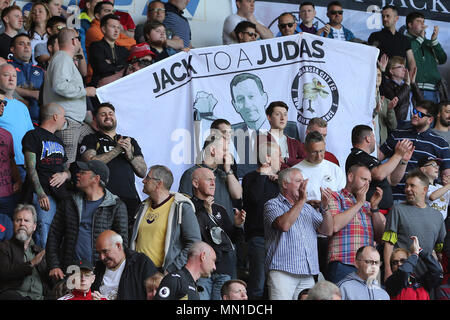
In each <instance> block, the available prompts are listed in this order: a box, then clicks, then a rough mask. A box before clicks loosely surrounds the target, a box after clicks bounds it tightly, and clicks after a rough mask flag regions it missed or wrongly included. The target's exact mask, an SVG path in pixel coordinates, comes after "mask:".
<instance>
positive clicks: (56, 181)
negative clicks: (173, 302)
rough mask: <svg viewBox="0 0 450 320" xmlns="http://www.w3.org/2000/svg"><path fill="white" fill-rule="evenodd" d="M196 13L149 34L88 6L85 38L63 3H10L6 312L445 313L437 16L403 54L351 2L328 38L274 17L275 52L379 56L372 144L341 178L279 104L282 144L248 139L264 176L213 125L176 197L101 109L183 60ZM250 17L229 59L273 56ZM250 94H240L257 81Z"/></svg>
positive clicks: (415, 20)
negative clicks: (363, 27) (353, 45)
mask: <svg viewBox="0 0 450 320" xmlns="http://www.w3.org/2000/svg"><path fill="white" fill-rule="evenodd" d="M188 2H189V0H169V1H168V2H166V3H163V2H161V1H159V0H153V1H150V2H149V3H148V11H147V20H146V21H145V22H144V23H142V24H138V25H137V26H136V25H135V23H134V21H133V19H132V17H131V16H130V15H129V14H128V13H126V12H121V11H118V10H115V8H114V1H101V0H86V1H81V3H80V8H81V9H82V12H81V14H80V15H79V16H78V17H75V18H76V19H71V13H70V12H68V11H66V8H65V7H64V6H62V1H61V0H44V1H42V2H41V1H37V2H33V3H29V4H27V5H25V6H24V7H23V8H20V7H18V6H16V5H15V4H12V5H11V4H10V1H8V0H7V1H1V3H0V11H1V25H0V32H1V34H0V137H1V141H2V143H1V144H0V148H1V152H0V156H1V158H2V161H1V162H0V163H1V165H0V172H1V176H0V177H1V179H2V183H1V184H0V299H2V300H4V299H12V300H21V299H32V300H43V299H50V300H55V299H60V300H93V299H94V300H114V299H118V300H144V299H148V300H153V299H155V300H167V299H188V300H198V299H201V300H222V299H223V300H247V299H252V300H257V299H271V300H277V299H283V300H341V299H346V300H378V299H381V300H389V299H393V300H395V299H396V300H406V299H408V300H429V299H447V300H448V299H449V297H450V287H449V286H450V283H449V277H448V258H449V256H450V243H449V239H450V236H449V235H448V232H447V231H448V228H449V218H448V214H447V212H448V204H449V199H450V179H449V177H450V149H449V142H450V131H449V127H450V101H449V97H448V92H447V86H446V83H445V80H444V79H443V78H442V77H441V75H440V74H439V70H438V65H439V64H444V63H445V62H446V60H447V55H446V53H445V52H444V50H443V49H442V47H441V45H440V43H439V41H438V35H439V28H438V27H434V29H433V31H432V34H431V36H429V37H427V36H426V33H425V31H426V28H427V26H426V25H425V17H424V15H423V14H422V13H420V12H411V13H410V14H408V15H407V17H406V33H405V34H401V33H400V32H399V31H397V29H396V24H397V21H398V19H399V16H398V12H397V9H396V8H395V7H394V6H390V5H388V6H386V7H384V8H383V9H382V21H383V29H382V30H381V31H377V32H373V33H372V34H371V35H370V37H369V38H368V40H367V41H364V40H362V39H359V38H357V37H356V35H355V34H354V33H353V32H352V31H351V30H349V29H348V28H346V27H344V25H343V17H344V8H343V6H342V4H341V3H340V2H338V1H332V2H330V3H329V4H328V6H327V17H328V18H329V22H328V23H327V24H326V25H325V26H324V27H322V28H320V29H318V28H317V24H315V23H314V19H315V15H316V11H315V6H314V4H313V3H312V2H302V3H300V5H299V12H298V17H299V19H298V18H297V15H296V14H293V13H290V12H285V13H280V15H279V17H278V27H279V33H278V34H277V35H275V36H280V37H282V36H288V35H293V34H295V33H300V32H306V33H313V34H316V35H318V36H323V37H328V38H331V39H334V41H354V42H359V43H361V44H362V45H373V46H376V47H378V48H379V49H380V56H379V59H378V62H377V66H376V67H377V72H378V73H377V84H376V101H374V103H373V105H374V106H375V108H374V110H373V126H367V125H365V124H361V125H357V126H355V127H354V128H353V130H352V135H351V142H352V145H353V148H352V150H351V153H350V154H349V156H348V158H347V159H346V163H345V164H344V163H341V164H340V163H339V162H338V160H337V159H336V157H335V156H334V155H333V154H332V153H330V152H328V151H326V136H327V122H326V121H324V120H323V119H321V118H313V119H312V120H311V121H310V123H309V124H308V127H307V130H306V137H305V140H304V141H300V140H299V139H298V133H297V134H294V136H290V135H291V134H289V135H288V131H287V129H288V127H289V122H288V116H287V114H288V112H287V111H288V108H289V107H288V105H287V104H286V103H285V102H283V101H273V102H271V103H270V104H269V106H268V107H267V109H266V110H265V112H266V117H267V121H268V122H269V124H270V130H269V131H267V132H263V131H258V130H257V129H258V127H257V128H253V127H252V126H251V125H250V124H249V122H247V121H246V120H245V119H244V120H245V123H243V125H245V128H247V129H248V128H252V129H255V130H253V131H254V132H253V133H254V134H255V135H256V144H257V148H256V149H255V151H253V152H255V153H256V154H257V157H256V158H257V163H256V164H255V163H253V164H250V163H248V159H247V158H245V157H244V158H245V159H236V158H235V157H234V153H233V143H234V133H233V129H236V126H232V125H231V124H230V123H229V121H227V120H226V119H214V121H213V122H212V123H211V128H210V135H209V136H208V138H207V139H206V141H205V143H204V145H203V148H202V152H201V159H200V160H199V161H198V163H196V164H195V165H193V166H192V167H191V168H189V169H188V170H186V171H185V172H184V174H183V175H182V177H181V180H180V183H179V185H180V187H179V190H178V192H175V191H173V190H171V187H172V185H173V182H174V181H173V180H174V178H173V175H172V172H171V170H170V168H168V167H167V166H165V165H164V164H155V165H153V166H151V167H150V168H148V167H147V164H146V161H148V162H150V161H151V159H144V156H143V152H142V150H141V148H140V146H139V142H138V141H136V139H134V138H133V137H128V136H126V135H121V134H120V133H118V132H116V127H117V121H118V119H116V116H115V107H114V106H113V105H112V104H110V103H100V102H99V101H98V99H97V98H96V89H97V88H99V87H101V86H103V85H105V84H108V83H111V82H113V81H116V80H117V79H119V78H121V77H124V76H126V75H129V74H131V73H133V72H136V71H138V70H140V69H142V68H145V67H147V66H149V65H151V64H152V63H155V62H157V61H160V60H162V59H165V58H167V57H169V56H171V55H173V54H176V53H177V52H180V51H189V50H190V49H191V48H192V44H191V31H190V27H189V22H188V20H187V19H186V18H185V17H184V16H183V10H184V9H185V7H186V5H187V3H188ZM236 6H237V13H236V14H232V15H230V16H228V17H224V24H223V43H224V44H231V43H242V42H249V41H257V40H258V39H268V38H272V37H274V35H273V34H272V31H271V30H270V29H269V28H267V27H266V26H265V25H264V24H263V23H262V22H260V21H258V20H257V19H256V18H255V15H254V11H255V0H236ZM72 18H73V17H72ZM74 21H75V23H74ZM194 36H195V35H194ZM374 67H375V66H374ZM241 78H242V79H240V80H237V81H236V82H235V83H234V84H232V87H237V86H239V85H240V84H241V83H244V82H246V81H247V82H252V81H257V80H256V79H250V78H248V77H244V76H243V77H241ZM361 90H367V89H366V88H361ZM232 94H235V93H232ZM233 99H235V97H233ZM248 99H249V97H243V100H242V101H244V102H242V103H241V104H242V105H241V107H242V108H246V102H245V101H247V100H248ZM236 100H237V99H236ZM233 103H236V102H234V101H233ZM294 127H295V126H294ZM291 129H292V128H291ZM294 131H295V130H294ZM123 134H126V132H124V133H123ZM246 143H247V144H248V141H247V142H246ZM250 144H251V143H250ZM249 165H250V166H249ZM243 168H245V169H243ZM136 176H137V177H139V178H142V179H143V180H142V182H143V185H144V187H143V192H144V193H145V194H146V195H148V198H147V199H145V200H144V201H141V199H140V197H139V195H138V192H137V190H136V187H135V177H136Z"/></svg>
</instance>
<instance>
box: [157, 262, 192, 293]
mask: <svg viewBox="0 0 450 320" xmlns="http://www.w3.org/2000/svg"><path fill="white" fill-rule="evenodd" d="M154 299H155V300H200V296H199V294H198V291H197V284H196V283H195V281H194V278H192V275H191V273H190V272H189V270H188V269H186V267H183V268H181V269H180V270H178V271H176V272H172V273H169V274H168V275H166V276H165V277H164V278H163V279H162V280H161V283H160V285H159V288H158V292H157V293H156V295H155V298H154Z"/></svg>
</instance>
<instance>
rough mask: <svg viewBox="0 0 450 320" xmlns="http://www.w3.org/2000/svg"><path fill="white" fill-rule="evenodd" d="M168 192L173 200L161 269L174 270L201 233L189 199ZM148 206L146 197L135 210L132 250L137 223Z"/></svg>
mask: <svg viewBox="0 0 450 320" xmlns="http://www.w3.org/2000/svg"><path fill="white" fill-rule="evenodd" d="M170 194H171V195H173V196H174V201H173V203H172V206H171V207H170V211H169V217H168V219H167V231H166V237H165V245H164V262H163V265H162V269H163V270H164V271H168V272H174V271H176V270H179V269H181V268H182V267H183V266H184V265H185V264H186V262H187V254H188V251H189V248H190V247H191V245H192V244H193V243H194V242H197V241H201V235H200V227H199V225H198V221H197V217H196V215H195V207H194V204H193V203H192V202H191V200H189V198H187V197H186V196H184V195H182V194H181V193H178V192H171V193H170ZM149 206H150V199H149V198H147V199H146V200H145V201H143V202H142V203H141V205H140V206H139V209H138V210H137V214H136V217H135V218H136V220H135V221H136V222H135V223H134V227H133V235H132V237H131V241H130V248H131V249H132V250H135V249H136V240H137V236H138V231H139V225H140V223H141V220H142V218H143V217H144V216H145V213H146V212H147V210H148V208H149Z"/></svg>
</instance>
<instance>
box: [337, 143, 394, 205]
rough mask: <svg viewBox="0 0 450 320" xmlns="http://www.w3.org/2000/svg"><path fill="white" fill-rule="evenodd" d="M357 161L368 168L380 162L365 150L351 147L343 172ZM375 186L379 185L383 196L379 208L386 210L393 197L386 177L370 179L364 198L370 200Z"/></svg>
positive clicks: (391, 203) (376, 165)
mask: <svg viewBox="0 0 450 320" xmlns="http://www.w3.org/2000/svg"><path fill="white" fill-rule="evenodd" d="M357 163H361V164H363V165H365V166H366V167H367V168H369V170H372V169H373V168H375V167H378V166H379V165H380V164H381V162H380V160H378V159H377V158H375V157H373V156H371V155H370V154H368V153H367V152H365V151H363V150H361V149H358V148H352V151H351V152H350V154H349V155H348V157H347V160H346V161H345V172H346V173H347V172H348V169H349V168H350V167H351V166H352V165H354V164H357ZM377 187H380V188H381V189H382V190H383V198H381V201H380V204H379V207H380V209H384V210H388V209H389V208H390V207H392V205H393V202H394V199H393V197H392V189H391V185H390V184H389V181H388V180H387V178H384V179H383V180H381V181H380V180H375V179H372V182H371V183H370V185H369V190H368V191H367V195H366V200H367V201H370V198H371V197H372V195H373V194H374V193H375V191H376V188H377Z"/></svg>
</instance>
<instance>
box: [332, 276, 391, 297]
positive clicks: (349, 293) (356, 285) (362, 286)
mask: <svg viewBox="0 0 450 320" xmlns="http://www.w3.org/2000/svg"><path fill="white" fill-rule="evenodd" d="M338 287H339V289H340V290H341V294H342V300H389V295H388V294H387V292H386V291H384V290H383V289H382V288H381V287H380V286H379V284H378V282H377V281H376V280H374V281H373V283H372V285H371V286H370V287H369V286H368V285H367V283H366V281H365V280H363V279H361V278H360V277H359V276H358V275H357V274H356V272H352V273H350V274H349V275H347V276H346V277H345V278H344V279H342V280H341V281H340V282H339V283H338Z"/></svg>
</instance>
